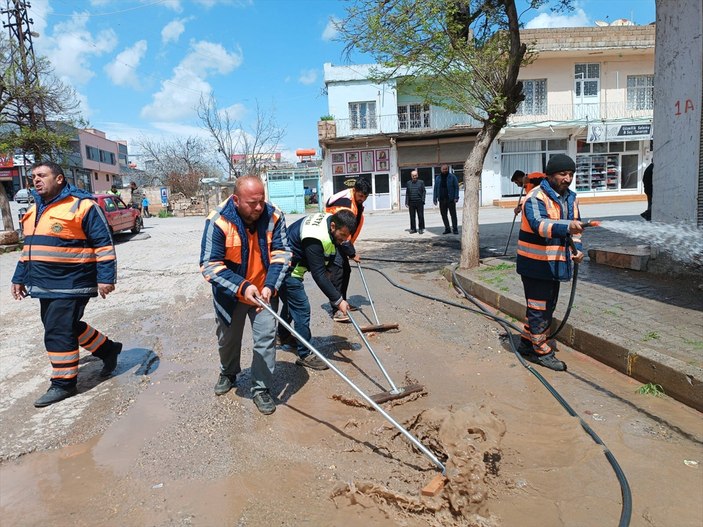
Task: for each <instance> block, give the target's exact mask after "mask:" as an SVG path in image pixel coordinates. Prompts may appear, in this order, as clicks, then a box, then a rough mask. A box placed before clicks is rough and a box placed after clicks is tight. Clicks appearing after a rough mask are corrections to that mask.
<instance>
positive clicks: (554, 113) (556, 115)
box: [508, 102, 654, 126]
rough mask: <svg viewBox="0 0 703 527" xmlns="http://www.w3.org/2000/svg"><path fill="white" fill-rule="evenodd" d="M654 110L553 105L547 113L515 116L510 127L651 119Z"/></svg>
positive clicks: (609, 105) (614, 104)
mask: <svg viewBox="0 0 703 527" xmlns="http://www.w3.org/2000/svg"><path fill="white" fill-rule="evenodd" d="M653 113H654V111H653V110H651V109H650V110H634V109H631V108H629V107H628V104H627V103H625V102H609V103H597V104H553V105H549V106H547V108H546V112H545V113H530V114H527V113H525V114H514V115H512V116H511V117H510V119H509V120H508V124H509V125H510V126H518V125H526V124H531V123H542V122H553V121H583V122H588V121H614V120H619V119H651V118H652V116H653Z"/></svg>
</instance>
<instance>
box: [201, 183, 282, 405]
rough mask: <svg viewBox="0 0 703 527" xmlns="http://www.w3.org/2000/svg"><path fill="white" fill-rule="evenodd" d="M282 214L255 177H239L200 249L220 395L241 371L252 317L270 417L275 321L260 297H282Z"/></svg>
mask: <svg viewBox="0 0 703 527" xmlns="http://www.w3.org/2000/svg"><path fill="white" fill-rule="evenodd" d="M287 237H288V236H287V234H286V223H285V219H284V216H283V213H282V212H281V211H280V210H278V209H277V208H276V207H274V206H273V205H272V204H270V203H267V202H266V197H265V194H264V184H263V183H262V182H261V180H260V179H259V178H258V177H256V176H243V177H240V178H239V179H237V181H236V183H235V185H234V193H233V195H232V196H230V197H229V198H228V199H227V201H225V202H224V203H222V204H221V205H220V206H219V207H218V208H217V209H216V210H215V211H214V212H212V213H211V214H210V216H208V219H207V220H206V222H205V232H204V233H203V240H202V246H201V250H200V270H201V272H202V273H203V276H204V277H205V279H206V280H207V281H208V282H210V284H211V285H212V294H213V297H214V305H215V315H216V322H217V340H218V346H219V354H220V375H219V378H218V380H217V384H216V385H215V394H216V395H224V394H225V393H227V392H228V391H230V390H231V389H232V388H233V387H234V385H235V382H236V377H237V374H238V373H239V372H240V371H241V367H240V364H239V360H240V356H241V350H242V333H243V332H244V324H245V322H246V319H247V318H249V321H250V322H251V331H252V336H253V339H254V350H253V357H252V362H251V376H252V387H251V394H252V396H253V399H254V404H255V405H256V408H257V409H258V410H259V411H260V412H261V413H262V414H265V415H268V414H272V413H273V412H274V411H276V404H275V402H274V400H273V397H272V396H271V392H270V389H271V384H272V382H273V371H274V367H275V365H276V346H275V344H274V340H275V338H276V319H275V318H274V316H273V315H272V314H271V313H270V312H269V311H268V310H266V309H263V308H262V307H261V306H260V305H259V303H258V302H257V300H256V299H261V300H262V301H264V302H266V303H270V304H272V308H273V310H274V311H275V310H276V308H277V306H276V304H277V299H276V298H275V296H276V294H277V293H278V290H279V289H280V287H281V285H282V283H283V279H284V277H285V274H286V271H287V270H288V264H289V262H290V258H291V252H290V249H289V247H288V243H287V241H286V240H287Z"/></svg>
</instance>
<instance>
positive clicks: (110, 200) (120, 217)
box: [95, 194, 143, 234]
mask: <svg viewBox="0 0 703 527" xmlns="http://www.w3.org/2000/svg"><path fill="white" fill-rule="evenodd" d="M95 201H97V203H98V205H100V208H101V209H103V211H104V212H105V217H106V218H107V223H108V224H109V225H110V231H111V232H113V233H115V232H120V231H126V230H131V231H132V232H133V233H134V234H137V233H139V231H141V230H142V227H143V224H142V218H141V215H140V214H139V211H138V210H137V209H133V208H132V207H131V206H129V205H127V204H125V202H124V201H122V200H121V199H120V198H118V197H117V196H113V195H111V194H96V195H95Z"/></svg>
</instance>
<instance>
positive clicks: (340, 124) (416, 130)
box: [334, 112, 483, 138]
mask: <svg viewBox="0 0 703 527" xmlns="http://www.w3.org/2000/svg"><path fill="white" fill-rule="evenodd" d="M334 122H335V124H336V137H338V138H339V137H354V136H362V135H363V136H366V135H375V134H409V135H412V134H418V135H421V134H427V133H432V132H441V131H448V130H464V129H467V128H481V127H482V126H483V123H481V122H479V121H476V120H475V119H473V118H471V117H470V116H469V115H460V114H453V113H449V112H437V113H433V112H430V114H429V115H427V114H425V115H419V116H417V118H412V117H411V118H407V116H405V115H403V116H399V115H398V114H392V115H379V116H374V118H371V119H355V120H354V121H352V119H335V120H334Z"/></svg>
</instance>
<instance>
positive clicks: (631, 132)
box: [586, 121, 652, 143]
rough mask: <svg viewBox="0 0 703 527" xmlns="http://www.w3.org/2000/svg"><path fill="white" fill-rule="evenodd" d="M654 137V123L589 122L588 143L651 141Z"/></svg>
mask: <svg viewBox="0 0 703 527" xmlns="http://www.w3.org/2000/svg"><path fill="white" fill-rule="evenodd" d="M650 139H652V123H644V122H640V123H637V122H621V123H609V122H607V121H606V122H605V123H603V122H599V123H589V125H588V135H587V136H586V142H588V143H606V142H608V141H610V142H617V141H649V140H650Z"/></svg>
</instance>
